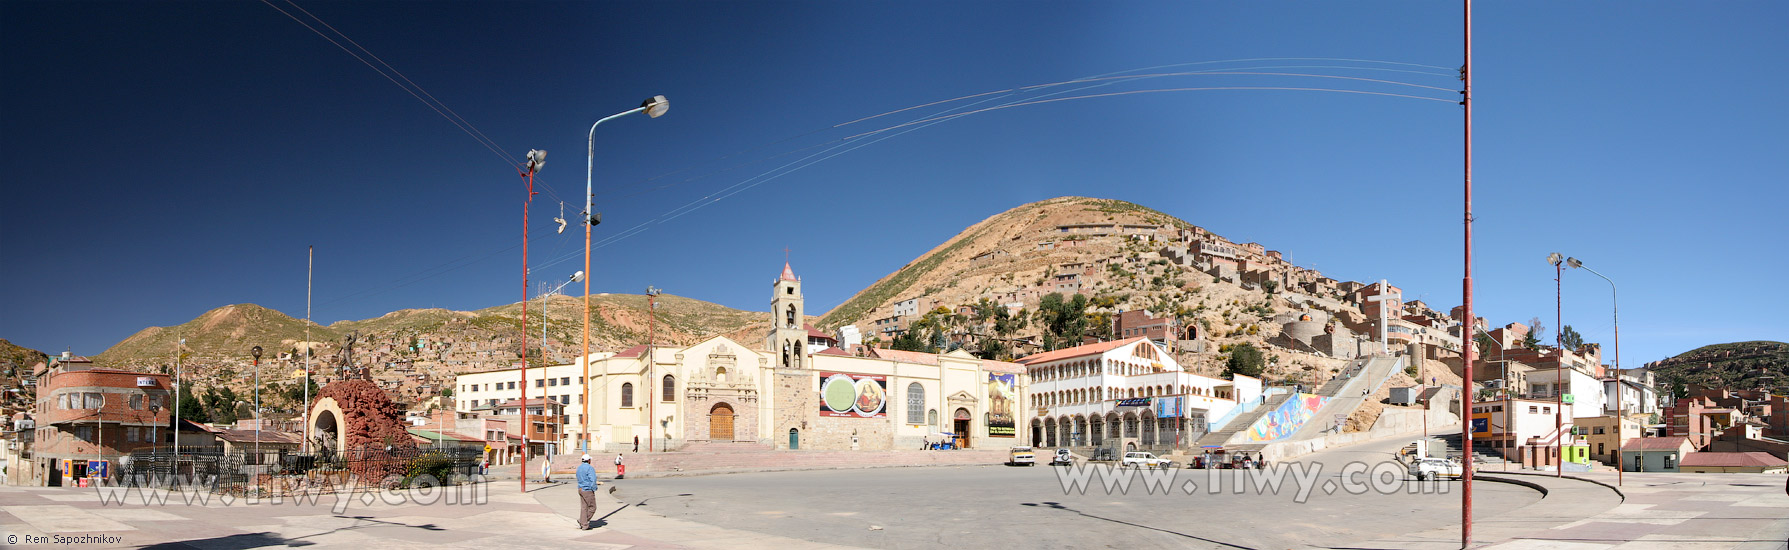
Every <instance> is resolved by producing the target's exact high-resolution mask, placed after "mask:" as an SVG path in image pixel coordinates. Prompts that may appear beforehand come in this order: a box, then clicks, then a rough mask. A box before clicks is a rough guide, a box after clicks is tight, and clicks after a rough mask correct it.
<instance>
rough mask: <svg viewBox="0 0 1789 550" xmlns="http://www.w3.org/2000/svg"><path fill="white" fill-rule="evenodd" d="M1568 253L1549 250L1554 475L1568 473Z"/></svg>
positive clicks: (1558, 475) (1559, 475) (1563, 475)
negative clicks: (1551, 312)
mask: <svg viewBox="0 0 1789 550" xmlns="http://www.w3.org/2000/svg"><path fill="white" fill-rule="evenodd" d="M1564 262H1565V256H1562V255H1560V254H1559V253H1558V252H1554V253H1551V254H1547V263H1550V264H1553V349H1554V351H1553V460H1554V461H1555V463H1554V464H1553V475H1554V477H1565V388H1566V383H1565V382H1566V378H1565V331H1564V330H1562V329H1563V328H1564V327H1565V324H1564V323H1565V320H1564V319H1565V293H1564V290H1563V286H1562V285H1563V282H1562V281H1563V280H1564V277H1565V264H1564Z"/></svg>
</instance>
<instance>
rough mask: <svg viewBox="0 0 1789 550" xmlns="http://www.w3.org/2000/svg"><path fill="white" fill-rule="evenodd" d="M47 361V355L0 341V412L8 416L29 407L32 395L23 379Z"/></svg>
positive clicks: (3, 340)
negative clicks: (34, 368)
mask: <svg viewBox="0 0 1789 550" xmlns="http://www.w3.org/2000/svg"><path fill="white" fill-rule="evenodd" d="M49 360H50V356H49V354H46V353H44V352H41V351H37V350H34V349H31V348H26V347H20V346H18V345H15V344H13V343H12V342H8V341H6V340H5V339H0V412H5V413H7V414H8V415H10V413H11V412H12V411H20V410H26V409H29V408H30V407H31V399H32V398H33V393H32V392H31V388H30V387H27V386H25V377H27V376H30V374H31V369H32V368H33V367H36V366H37V364H39V363H47V362H48V361H49Z"/></svg>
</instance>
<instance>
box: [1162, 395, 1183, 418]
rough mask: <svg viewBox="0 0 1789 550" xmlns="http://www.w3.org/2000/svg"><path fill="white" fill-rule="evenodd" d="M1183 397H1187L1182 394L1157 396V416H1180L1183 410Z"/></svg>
mask: <svg viewBox="0 0 1789 550" xmlns="http://www.w3.org/2000/svg"><path fill="white" fill-rule="evenodd" d="M1183 399H1185V398H1184V397H1180V396H1174V397H1161V398H1157V399H1156V400H1155V417H1156V418H1178V417H1179V416H1180V411H1181V408H1180V405H1181V400H1183Z"/></svg>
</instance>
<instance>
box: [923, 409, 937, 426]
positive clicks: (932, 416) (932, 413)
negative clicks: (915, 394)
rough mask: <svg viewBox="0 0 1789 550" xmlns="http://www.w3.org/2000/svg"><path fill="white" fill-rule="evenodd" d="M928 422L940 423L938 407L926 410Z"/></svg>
mask: <svg viewBox="0 0 1789 550" xmlns="http://www.w3.org/2000/svg"><path fill="white" fill-rule="evenodd" d="M926 424H930V425H933V426H937V425H938V409H932V410H929V411H926Z"/></svg>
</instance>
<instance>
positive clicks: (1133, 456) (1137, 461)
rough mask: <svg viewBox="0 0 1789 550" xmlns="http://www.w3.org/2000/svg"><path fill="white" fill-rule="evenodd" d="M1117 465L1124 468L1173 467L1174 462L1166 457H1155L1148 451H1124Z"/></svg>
mask: <svg viewBox="0 0 1789 550" xmlns="http://www.w3.org/2000/svg"><path fill="white" fill-rule="evenodd" d="M1118 467H1120V468H1125V467H1130V468H1172V467H1174V463H1173V462H1171V461H1169V460H1168V459H1166V458H1156V456H1155V455H1153V454H1150V453H1145V452H1142V451H1134V452H1129V453H1124V458H1123V459H1121V460H1119V462H1118Z"/></svg>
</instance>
